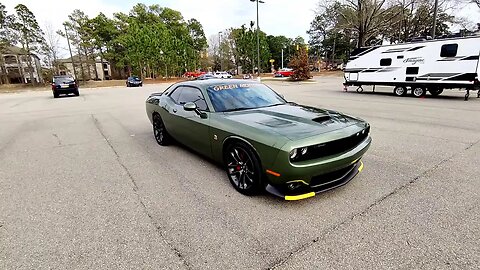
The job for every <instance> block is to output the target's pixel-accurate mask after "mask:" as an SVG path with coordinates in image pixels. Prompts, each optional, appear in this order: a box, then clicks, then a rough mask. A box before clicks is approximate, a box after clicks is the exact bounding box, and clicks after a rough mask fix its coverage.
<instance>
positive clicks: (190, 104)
mask: <svg viewBox="0 0 480 270" xmlns="http://www.w3.org/2000/svg"><path fill="white" fill-rule="evenodd" d="M183 109H184V110H185V111H195V110H196V109H197V104H195V103H193V102H187V103H185V104H183Z"/></svg>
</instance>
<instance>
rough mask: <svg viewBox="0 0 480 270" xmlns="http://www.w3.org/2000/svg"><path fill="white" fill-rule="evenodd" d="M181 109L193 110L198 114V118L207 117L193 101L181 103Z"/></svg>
mask: <svg viewBox="0 0 480 270" xmlns="http://www.w3.org/2000/svg"><path fill="white" fill-rule="evenodd" d="M183 109H184V110H185V111H188V112H189V111H194V112H195V113H196V114H198V116H200V118H202V119H207V118H208V116H207V114H206V113H204V112H201V111H200V110H199V109H198V107H197V104H195V103H193V102H187V103H185V104H183Z"/></svg>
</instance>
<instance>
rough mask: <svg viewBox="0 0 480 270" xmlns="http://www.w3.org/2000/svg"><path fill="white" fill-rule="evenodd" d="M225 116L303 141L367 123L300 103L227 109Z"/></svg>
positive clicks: (240, 122) (253, 126) (256, 127)
mask: <svg viewBox="0 0 480 270" xmlns="http://www.w3.org/2000/svg"><path fill="white" fill-rule="evenodd" d="M224 117H225V118H227V119H229V120H231V121H234V122H238V123H239V124H240V125H241V124H243V125H247V126H250V127H252V128H255V129H260V130H264V131H266V132H268V133H272V132H273V133H276V134H279V135H282V136H284V137H286V138H288V139H290V140H300V139H304V138H308V137H311V136H315V135H319V134H323V133H327V132H331V131H334V130H338V129H342V128H345V127H348V126H351V125H354V124H358V123H359V122H363V121H362V120H360V119H356V118H353V117H350V116H347V115H344V114H341V113H338V112H335V111H330V110H323V109H318V108H314V107H308V106H301V105H298V104H285V105H278V106H272V107H265V108H259V109H250V110H244V111H236V112H226V113H224Z"/></svg>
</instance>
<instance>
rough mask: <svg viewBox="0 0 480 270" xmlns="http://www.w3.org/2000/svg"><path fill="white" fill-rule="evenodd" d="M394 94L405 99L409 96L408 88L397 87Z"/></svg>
mask: <svg viewBox="0 0 480 270" xmlns="http://www.w3.org/2000/svg"><path fill="white" fill-rule="evenodd" d="M393 93H394V94H395V95H396V96H398V97H404V96H406V95H407V88H405V87H403V86H396V87H395V88H393Z"/></svg>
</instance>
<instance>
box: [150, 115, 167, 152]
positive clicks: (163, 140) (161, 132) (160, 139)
mask: <svg viewBox="0 0 480 270" xmlns="http://www.w3.org/2000/svg"><path fill="white" fill-rule="evenodd" d="M152 122H153V136H154V137H155V140H156V141H157V143H158V144H159V145H161V146H166V145H169V144H170V143H171V141H172V138H171V137H170V134H168V132H167V129H166V128H165V125H164V124H163V120H162V117H160V115H159V114H157V113H155V114H154V115H153V119H152Z"/></svg>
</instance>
